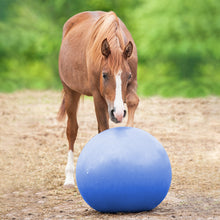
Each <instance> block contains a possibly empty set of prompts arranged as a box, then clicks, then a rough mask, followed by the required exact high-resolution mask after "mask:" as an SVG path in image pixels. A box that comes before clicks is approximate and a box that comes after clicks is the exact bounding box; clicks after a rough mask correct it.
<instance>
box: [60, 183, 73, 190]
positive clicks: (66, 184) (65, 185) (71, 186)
mask: <svg viewBox="0 0 220 220" xmlns="http://www.w3.org/2000/svg"><path fill="white" fill-rule="evenodd" d="M63 187H64V188H65V189H73V188H75V184H73V183H64V185H63Z"/></svg>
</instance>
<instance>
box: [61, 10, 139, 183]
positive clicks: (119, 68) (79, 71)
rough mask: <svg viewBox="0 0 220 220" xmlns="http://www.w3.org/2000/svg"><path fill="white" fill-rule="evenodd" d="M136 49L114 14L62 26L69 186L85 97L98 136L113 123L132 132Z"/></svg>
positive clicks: (77, 18)
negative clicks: (91, 105)
mask: <svg viewBox="0 0 220 220" xmlns="http://www.w3.org/2000/svg"><path fill="white" fill-rule="evenodd" d="M137 62H138V58H137V49H136V46H135V43H134V40H133V39H132V36H131V34H130V32H129V31H128V29H127V28H126V26H125V24H124V23H123V22H122V21H121V20H120V18H118V17H117V15H116V14H115V13H114V12H112V11H110V12H103V11H93V12H92V11H86V12H82V13H79V14H76V15H74V16H73V17H71V18H70V19H68V20H67V21H66V23H65V24H64V26H63V35H62V43H61V47H60V53H59V76H60V79H61V82H62V85H63V100H62V103H61V106H60V110H59V112H58V120H62V119H64V118H65V115H66V114H67V117H68V119H67V128H66V135H67V139H68V143H69V151H68V160H67V165H66V168H65V175H66V179H65V183H64V186H67V187H71V186H74V185H75V183H74V177H73V175H74V169H75V168H74V163H73V161H74V160H73V158H74V154H73V151H74V143H75V140H76V136H77V131H78V123H77V108H78V103H79V100H80V96H81V95H86V96H93V100H94V106H95V113H96V119H97V123H98V132H102V131H104V130H106V129H108V128H109V118H110V119H111V120H112V121H113V122H115V123H120V122H122V120H123V118H124V117H125V116H126V106H127V111H128V120H127V124H126V126H130V127H132V126H133V121H134V114H135V110H136V108H137V106H138V103H139V98H138V96H137V93H136V90H137Z"/></svg>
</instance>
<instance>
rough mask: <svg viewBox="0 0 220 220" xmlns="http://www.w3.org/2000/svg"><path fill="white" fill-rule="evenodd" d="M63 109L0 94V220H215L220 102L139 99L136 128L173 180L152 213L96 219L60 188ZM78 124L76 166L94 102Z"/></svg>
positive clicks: (219, 208) (56, 96)
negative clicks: (161, 153)
mask: <svg viewBox="0 0 220 220" xmlns="http://www.w3.org/2000/svg"><path fill="white" fill-rule="evenodd" d="M60 102H61V93H59V92H53V91H46V92H32V91H22V92H16V93H13V94H0V219H126V220H127V219H209V220H210V219H220V98H217V97H208V98H198V99H183V98H172V99H164V98H159V97H152V98H141V102H140V105H139V108H138V110H137V112H136V117H135V127H138V128H141V129H144V130H145V131H147V132H149V133H151V134H152V135H154V136H155V137H156V138H157V139H158V140H159V141H160V142H161V143H162V145H163V146H164V147H165V149H166V151H167V153H168V155H169V158H170V161H171V165H172V173H173V178H172V184H171V187H170V190H169V192H168V195H167V197H166V198H165V199H164V201H163V202H162V203H161V204H160V205H159V206H158V207H157V208H155V209H154V210H152V211H149V212H141V213H127V214H124V213H118V214H101V213H99V212H96V211H95V210H93V209H92V208H90V207H89V206H88V205H87V204H86V203H85V202H84V200H83V199H82V198H81V196H80V194H79V191H78V189H77V188H76V189H64V188H63V183H64V178H65V174H64V170H65V165H66V162H67V152H68V147H67V140H66V136H65V127H66V124H65V121H64V122H62V123H58V122H57V121H56V114H57V111H58V108H59V105H60ZM78 118H79V127H80V129H79V133H78V138H77V141H76V145H75V155H76V157H75V159H74V160H75V164H76V162H77V158H78V156H79V153H80V151H81V150H82V148H83V147H84V145H85V144H86V143H87V142H88V141H89V140H90V139H91V138H92V137H93V136H94V135H95V134H96V133H97V123H96V118H95V112H94V107H93V102H92V99H88V98H85V99H84V101H83V100H81V104H80V107H79V117H78ZM122 125H125V124H122ZM113 126H115V125H113V124H112V123H111V127H113Z"/></svg>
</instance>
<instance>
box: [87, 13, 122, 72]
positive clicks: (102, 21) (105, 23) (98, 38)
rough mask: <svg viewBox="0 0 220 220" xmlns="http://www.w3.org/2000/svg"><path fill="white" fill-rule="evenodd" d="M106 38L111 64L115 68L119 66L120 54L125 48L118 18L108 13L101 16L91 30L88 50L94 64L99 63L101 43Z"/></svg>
mask: <svg viewBox="0 0 220 220" xmlns="http://www.w3.org/2000/svg"><path fill="white" fill-rule="evenodd" d="M105 38H107V40H108V43H109V45H110V49H111V54H112V56H111V57H112V58H113V60H112V62H113V63H114V66H115V68H117V67H118V66H119V65H120V60H121V58H122V56H121V53H119V51H122V50H123V48H124V47H125V45H124V40H125V39H124V35H123V32H122V30H121V27H120V23H119V18H118V17H117V15H116V14H115V13H114V12H108V13H105V14H104V15H102V16H101V17H100V18H99V19H98V20H97V21H96V23H95V25H94V27H93V30H92V32H91V37H90V42H89V48H90V49H91V51H90V52H91V53H92V55H93V57H94V62H95V63H96V64H98V63H99V64H100V63H101V59H102V57H103V56H102V54H101V44H102V41H103V40H104V39H105Z"/></svg>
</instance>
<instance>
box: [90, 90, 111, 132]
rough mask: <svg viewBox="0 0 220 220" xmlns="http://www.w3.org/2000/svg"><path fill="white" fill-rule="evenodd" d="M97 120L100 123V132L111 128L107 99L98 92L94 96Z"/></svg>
mask: <svg viewBox="0 0 220 220" xmlns="http://www.w3.org/2000/svg"><path fill="white" fill-rule="evenodd" d="M93 98H94V105H95V112H96V118H97V122H98V132H99V133H100V132H102V131H104V130H106V129H108V128H109V115H108V106H107V104H106V101H105V99H104V98H103V97H102V96H101V95H100V94H99V93H98V92H97V93H95V94H93Z"/></svg>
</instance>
